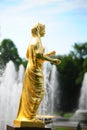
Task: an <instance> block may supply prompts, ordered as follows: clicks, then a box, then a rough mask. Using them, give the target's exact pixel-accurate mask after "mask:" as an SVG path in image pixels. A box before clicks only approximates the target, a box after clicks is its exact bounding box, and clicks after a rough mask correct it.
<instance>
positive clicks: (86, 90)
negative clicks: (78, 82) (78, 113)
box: [79, 72, 87, 110]
mask: <svg viewBox="0 0 87 130" xmlns="http://www.w3.org/2000/svg"><path fill="white" fill-rule="evenodd" d="M79 109H81V110H87V72H86V73H85V75H84V78H83V83H82V88H81V96H80V100H79Z"/></svg>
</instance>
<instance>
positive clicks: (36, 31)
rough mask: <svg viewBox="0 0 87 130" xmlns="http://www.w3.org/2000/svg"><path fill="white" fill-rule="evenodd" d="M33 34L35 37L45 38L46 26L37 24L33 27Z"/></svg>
mask: <svg viewBox="0 0 87 130" xmlns="http://www.w3.org/2000/svg"><path fill="white" fill-rule="evenodd" d="M31 33H32V35H33V36H38V35H40V36H41V37H43V36H44V34H45V25H43V24H41V23H37V24H36V25H34V26H33V27H32V29H31Z"/></svg>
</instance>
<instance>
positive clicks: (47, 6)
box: [0, 0, 87, 58]
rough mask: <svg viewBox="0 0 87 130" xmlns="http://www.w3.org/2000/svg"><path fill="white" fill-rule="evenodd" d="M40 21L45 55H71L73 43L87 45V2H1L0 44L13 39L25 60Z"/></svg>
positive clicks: (46, 0)
mask: <svg viewBox="0 0 87 130" xmlns="http://www.w3.org/2000/svg"><path fill="white" fill-rule="evenodd" d="M38 22H40V23H42V24H45V26H46V34H45V37H43V38H42V43H43V46H44V47H45V49H46V52H49V51H52V50H55V51H56V54H58V55H65V54H68V53H69V52H70V51H71V50H72V49H73V45H74V43H84V42H87V0H0V42H1V41H2V40H3V39H5V38H6V39H11V40H12V41H13V42H14V44H15V45H16V47H17V49H18V53H19V55H20V56H21V57H22V58H25V54H26V49H27V47H28V44H29V41H30V38H31V28H32V26H33V25H35V24H36V23H38Z"/></svg>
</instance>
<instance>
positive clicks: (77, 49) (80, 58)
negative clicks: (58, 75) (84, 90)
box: [70, 42, 87, 84]
mask: <svg viewBox="0 0 87 130" xmlns="http://www.w3.org/2000/svg"><path fill="white" fill-rule="evenodd" d="M73 49H74V50H73V51H71V52H70V55H71V56H72V57H73V58H74V60H75V62H76V64H77V66H78V68H77V69H78V76H77V79H76V83H77V84H81V83H82V80H83V76H84V73H85V72H86V71H87V69H86V67H87V42H85V43H75V44H74V46H73Z"/></svg>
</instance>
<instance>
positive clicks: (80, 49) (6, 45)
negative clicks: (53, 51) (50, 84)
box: [0, 39, 87, 112]
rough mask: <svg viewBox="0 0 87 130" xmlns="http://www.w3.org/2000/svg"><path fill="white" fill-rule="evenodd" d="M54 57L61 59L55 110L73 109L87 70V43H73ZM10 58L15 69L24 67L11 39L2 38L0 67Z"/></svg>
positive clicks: (23, 60)
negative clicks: (67, 49)
mask: <svg viewBox="0 0 87 130" xmlns="http://www.w3.org/2000/svg"><path fill="white" fill-rule="evenodd" d="M55 57H56V58H59V59H61V64H60V65H58V66H57V70H58V73H59V74H58V77H57V78H58V82H59V89H60V94H59V93H58V94H59V96H58V98H59V99H57V97H56V99H55V108H56V111H59V110H60V111H63V112H68V111H74V110H75V109H77V106H78V99H79V96H80V90H81V85H82V80H83V76H84V73H85V72H86V71H87V43H75V44H74V46H73V50H72V51H70V53H69V54H68V55H56V56H55ZM53 58H54V57H53ZM10 60H12V61H13V62H14V64H15V67H16V70H18V69H19V65H20V64H23V66H24V67H25V68H26V65H27V60H26V59H22V58H21V57H20V56H19V54H18V50H17V48H16V46H15V44H14V43H13V41H12V40H10V39H4V40H3V41H2V42H1V43H0V68H4V67H5V65H6V63H7V62H9V61H10ZM56 93H57V92H56ZM57 100H59V101H60V102H59V104H57Z"/></svg>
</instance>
